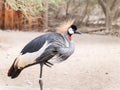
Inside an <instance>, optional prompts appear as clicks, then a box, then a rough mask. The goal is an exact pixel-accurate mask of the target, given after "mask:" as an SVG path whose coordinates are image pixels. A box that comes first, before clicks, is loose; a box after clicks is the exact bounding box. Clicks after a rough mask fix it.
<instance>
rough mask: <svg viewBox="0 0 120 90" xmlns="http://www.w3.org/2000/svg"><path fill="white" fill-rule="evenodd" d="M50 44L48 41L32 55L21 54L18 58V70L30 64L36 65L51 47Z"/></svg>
mask: <svg viewBox="0 0 120 90" xmlns="http://www.w3.org/2000/svg"><path fill="white" fill-rule="evenodd" d="M49 45H50V44H49V43H48V42H47V41H46V42H45V44H44V45H43V46H42V48H40V49H39V50H38V51H36V52H32V53H26V54H23V55H22V54H20V55H19V56H18V57H17V60H16V63H15V65H17V67H18V68H23V67H25V66H27V65H29V64H32V63H35V60H36V58H38V57H39V56H41V55H42V54H43V52H44V50H45V49H46V48H47V47H48V46H49Z"/></svg>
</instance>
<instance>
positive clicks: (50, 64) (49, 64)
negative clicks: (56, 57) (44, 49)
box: [44, 61, 53, 67]
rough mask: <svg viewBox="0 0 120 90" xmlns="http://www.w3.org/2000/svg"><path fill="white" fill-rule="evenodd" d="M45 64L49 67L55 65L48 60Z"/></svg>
mask: <svg viewBox="0 0 120 90" xmlns="http://www.w3.org/2000/svg"><path fill="white" fill-rule="evenodd" d="M44 64H45V65H46V66H48V67H52V66H53V64H52V63H50V62H48V61H47V62H45V63H44Z"/></svg>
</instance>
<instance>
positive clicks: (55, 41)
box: [21, 32, 74, 63]
mask: <svg viewBox="0 0 120 90" xmlns="http://www.w3.org/2000/svg"><path fill="white" fill-rule="evenodd" d="M46 41H47V42H48V44H49V46H47V48H46V49H45V50H44V52H43V53H42V55H40V56H39V57H36V62H35V63H41V62H43V63H46V62H47V61H49V60H50V59H52V58H53V57H56V58H55V60H56V61H58V62H60V61H64V60H66V59H67V58H68V57H69V56H70V55H71V54H72V53H73V51H74V45H73V44H72V42H71V41H69V40H68V38H67V34H65V35H62V34H59V33H55V32H52V33H48V34H45V35H42V36H39V37H37V38H35V39H34V40H32V41H31V42H30V43H28V44H27V45H26V46H25V47H24V48H23V50H22V51H21V53H22V55H23V54H26V53H28V52H29V53H34V52H36V51H38V50H39V49H40V48H42V46H43V45H44V44H45V42H46Z"/></svg>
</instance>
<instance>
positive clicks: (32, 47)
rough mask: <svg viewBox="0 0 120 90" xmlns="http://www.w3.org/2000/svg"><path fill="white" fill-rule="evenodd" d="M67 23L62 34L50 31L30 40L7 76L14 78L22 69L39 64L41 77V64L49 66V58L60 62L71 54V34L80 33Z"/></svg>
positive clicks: (72, 48)
mask: <svg viewBox="0 0 120 90" xmlns="http://www.w3.org/2000/svg"><path fill="white" fill-rule="evenodd" d="M68 25H69V24H68ZM68 25H66V26H67V27H66V29H67V30H66V32H65V33H64V35H63V34H61V33H57V32H51V33H47V34H44V35H41V36H38V37H37V38H35V39H33V40H32V41H30V42H29V43H28V44H27V45H26V46H25V47H24V48H23V49H22V51H21V52H20V54H19V55H18V57H16V59H15V61H14V62H13V64H12V66H11V67H10V69H9V71H8V76H9V77H11V78H12V79H13V78H16V77H17V76H18V75H19V74H20V73H21V71H22V70H23V69H25V68H27V67H29V66H32V65H36V64H40V78H42V68H43V65H47V66H49V67H51V66H52V65H53V63H51V62H50V59H52V58H54V57H56V61H58V62H62V61H64V60H66V59H67V58H68V57H69V56H71V54H72V53H73V52H74V44H73V42H72V35H73V34H80V33H79V32H78V31H77V27H76V26H75V25H73V24H71V25H69V26H68ZM62 26H63V27H62ZM62 26H61V27H62V28H64V27H65V25H62ZM62 28H61V29H62ZM59 29H60V28H59ZM39 84H40V82H39Z"/></svg>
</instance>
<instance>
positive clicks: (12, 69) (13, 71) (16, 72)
mask: <svg viewBox="0 0 120 90" xmlns="http://www.w3.org/2000/svg"><path fill="white" fill-rule="evenodd" d="M15 61H16V60H15ZM15 61H14V63H13V64H12V66H11V67H10V69H9V71H8V76H9V77H11V78H16V77H17V76H18V75H19V74H20V72H21V71H22V69H18V68H17V67H15V66H14V64H15Z"/></svg>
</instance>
